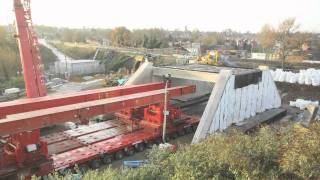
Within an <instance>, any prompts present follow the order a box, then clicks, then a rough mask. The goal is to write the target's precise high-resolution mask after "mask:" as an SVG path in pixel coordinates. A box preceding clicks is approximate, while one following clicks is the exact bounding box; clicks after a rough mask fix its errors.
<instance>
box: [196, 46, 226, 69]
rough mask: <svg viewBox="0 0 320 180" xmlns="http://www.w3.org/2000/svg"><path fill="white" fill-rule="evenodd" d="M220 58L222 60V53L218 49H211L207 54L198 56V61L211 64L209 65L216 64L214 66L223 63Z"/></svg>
mask: <svg viewBox="0 0 320 180" xmlns="http://www.w3.org/2000/svg"><path fill="white" fill-rule="evenodd" d="M220 60H221V55H220V53H219V51H217V50H214V51H209V52H208V54H207V55H205V56H198V57H197V62H198V63H201V64H209V65H214V66H221V65H223V63H222V62H221V61H220Z"/></svg>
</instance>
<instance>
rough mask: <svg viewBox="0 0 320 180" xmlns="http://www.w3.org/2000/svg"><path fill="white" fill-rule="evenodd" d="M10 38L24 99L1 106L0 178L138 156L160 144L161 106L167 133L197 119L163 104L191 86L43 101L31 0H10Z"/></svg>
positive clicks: (111, 91)
mask: <svg viewBox="0 0 320 180" xmlns="http://www.w3.org/2000/svg"><path fill="white" fill-rule="evenodd" d="M14 11H15V15H16V26H17V38H18V42H19V43H18V44H19V49H20V55H21V63H22V64H23V71H24V78H25V83H26V91H27V96H28V99H23V100H17V101H12V102H6V103H1V104H0V179H21V178H25V179H29V178H30V177H31V176H32V175H37V176H46V175H47V174H49V173H51V172H54V171H58V172H59V173H61V174H64V172H65V171H66V170H68V169H72V168H73V167H74V166H75V165H79V166H80V168H81V169H82V170H83V169H86V168H87V167H88V166H90V167H91V168H94V169H95V168H98V167H99V166H100V164H109V163H110V162H111V161H112V160H113V159H121V158H122V157H123V156H124V155H132V154H133V153H134V152H135V151H142V150H143V149H144V148H145V147H147V146H148V145H150V144H152V143H154V142H155V141H160V140H161V137H162V133H161V130H162V128H163V127H162V126H163V125H162V123H163V121H164V120H163V119H164V114H163V110H164V104H167V107H166V109H168V111H169V115H168V123H167V126H166V127H165V128H166V129H167V131H166V132H167V134H169V135H170V136H172V137H176V136H177V135H178V134H180V135H183V134H184V133H187V132H190V131H191V130H192V129H193V128H194V127H196V126H197V124H198V122H199V119H198V118H195V117H190V116H186V115H184V114H182V113H181V112H180V111H179V110H178V109H177V108H175V107H174V106H170V105H169V103H170V102H169V100H170V97H176V96H182V95H187V94H191V93H194V92H195V91H196V87H195V86H192V85H188V86H179V87H169V88H168V89H167V91H166V92H167V93H166V94H167V96H166V97H168V98H167V102H165V90H164V88H165V84H164V83H161V82H160V83H150V84H144V85H135V86H123V87H113V88H103V89H98V90H91V91H85V92H80V93H72V94H66V95H59V96H46V89H45V81H44V73H43V65H42V62H41V57H40V53H39V47H38V40H37V37H36V34H35V33H34V30H33V27H32V20H31V14H30V0H14ZM106 113H115V115H116V118H117V120H112V121H106V122H101V123H96V124H90V125H84V126H82V127H80V128H77V129H74V130H68V131H62V132H57V133H53V134H49V135H47V136H41V134H40V129H41V128H44V127H51V126H53V125H57V124H61V123H64V122H69V121H73V122H77V123H80V124H89V120H90V118H93V117H96V116H98V115H104V114H106Z"/></svg>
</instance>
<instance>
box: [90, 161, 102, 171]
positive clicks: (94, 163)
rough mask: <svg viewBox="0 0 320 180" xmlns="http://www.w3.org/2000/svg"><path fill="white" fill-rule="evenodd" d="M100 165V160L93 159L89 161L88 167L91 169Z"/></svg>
mask: <svg viewBox="0 0 320 180" xmlns="http://www.w3.org/2000/svg"><path fill="white" fill-rule="evenodd" d="M100 166H101V162H100V160H98V159H94V160H92V161H91V163H90V167H91V168H92V169H99V168H100Z"/></svg>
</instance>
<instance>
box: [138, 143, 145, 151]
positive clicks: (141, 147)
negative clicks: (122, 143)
mask: <svg viewBox="0 0 320 180" xmlns="http://www.w3.org/2000/svg"><path fill="white" fill-rule="evenodd" d="M136 149H137V151H138V152H142V151H143V150H144V145H143V144H142V143H139V144H137V145H136Z"/></svg>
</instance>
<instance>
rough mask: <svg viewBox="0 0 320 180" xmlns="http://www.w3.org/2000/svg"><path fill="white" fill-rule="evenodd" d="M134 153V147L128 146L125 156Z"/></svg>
mask: <svg viewBox="0 0 320 180" xmlns="http://www.w3.org/2000/svg"><path fill="white" fill-rule="evenodd" d="M133 154H134V148H133V147H128V148H127V149H126V155H127V156H132V155H133Z"/></svg>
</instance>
